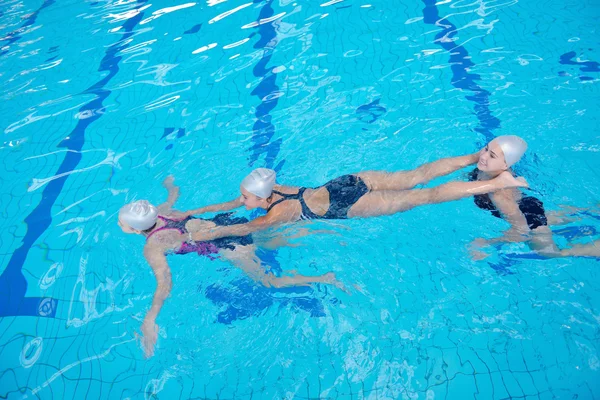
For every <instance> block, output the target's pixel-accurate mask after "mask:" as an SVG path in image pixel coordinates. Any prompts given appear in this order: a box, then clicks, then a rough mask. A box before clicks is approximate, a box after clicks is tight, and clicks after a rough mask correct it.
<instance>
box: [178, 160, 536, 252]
mask: <svg viewBox="0 0 600 400" xmlns="http://www.w3.org/2000/svg"><path fill="white" fill-rule="evenodd" d="M478 156H479V154H478V153H475V154H471V155H468V156H463V157H455V158H447V159H443V160H439V161H436V162H433V163H430V164H425V165H423V166H421V167H419V168H417V169H415V170H412V171H401V172H393V173H389V172H382V171H366V172H359V173H356V174H351V175H343V176H340V177H338V178H335V179H333V180H331V181H329V182H327V183H326V184H324V185H322V186H319V187H316V188H308V187H300V188H298V187H296V186H285V185H279V184H277V183H276V173H275V171H273V170H270V169H267V168H258V169H255V170H254V171H252V172H251V173H250V174H249V175H248V176H247V177H246V178H244V180H242V183H241V185H240V191H241V194H242V196H241V197H240V198H237V199H234V200H231V201H229V202H227V203H222V204H216V205H213V206H209V207H211V208H212V209H218V210H230V209H233V208H235V207H239V206H242V205H244V206H246V208H247V209H254V208H262V209H264V210H266V211H267V214H266V215H265V216H263V217H258V218H256V219H254V220H253V221H251V222H249V223H247V224H238V225H232V226H222V227H216V228H214V229H212V230H210V231H207V232H199V233H198V234H196V235H194V238H195V239H196V240H213V239H217V238H221V237H224V236H243V235H247V234H250V233H252V232H256V231H259V230H263V229H266V228H268V227H271V226H274V225H277V224H281V223H288V222H294V221H298V220H302V219H347V218H361V217H375V216H379V215H390V214H394V213H398V212H402V211H406V210H409V209H411V208H413V207H417V206H419V205H423V204H433V203H441V202H445V201H452V200H457V199H460V198H463V197H469V196H473V195H475V194H481V193H488V192H492V191H495V190H500V189H504V188H507V187H518V186H526V185H527V183H526V182H524V181H523V180H520V179H516V178H514V177H513V176H512V175H511V174H509V173H506V174H502V175H500V176H498V177H497V178H496V179H493V180H490V181H487V182H452V183H449V184H446V185H441V186H439V187H436V188H433V189H420V190H411V189H413V188H414V187H415V186H416V185H418V184H421V183H424V182H427V181H429V180H431V179H433V178H435V177H438V176H443V175H447V174H449V173H451V172H453V171H456V170H457V169H460V168H463V167H465V166H467V165H470V164H474V163H475V162H476V161H477V159H478ZM196 211H198V210H192V211H190V212H188V213H186V214H185V215H190V214H191V213H194V212H196Z"/></svg>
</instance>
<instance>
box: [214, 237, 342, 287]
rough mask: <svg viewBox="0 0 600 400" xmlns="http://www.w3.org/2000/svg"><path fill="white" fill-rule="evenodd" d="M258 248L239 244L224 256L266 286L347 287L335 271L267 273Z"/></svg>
mask: <svg viewBox="0 0 600 400" xmlns="http://www.w3.org/2000/svg"><path fill="white" fill-rule="evenodd" d="M255 251H256V248H255V247H254V246H237V247H236V248H235V250H223V251H221V255H222V256H223V258H225V259H226V260H228V261H229V262H231V263H232V264H233V265H234V266H236V267H237V268H240V269H241V270H242V271H244V272H245V273H246V274H247V275H248V276H249V277H250V278H252V279H253V280H255V281H256V282H260V283H262V284H263V285H264V286H266V287H276V288H281V287H287V286H310V284H311V283H327V284H330V285H334V286H336V287H338V288H340V289H345V288H344V285H343V284H342V283H341V282H340V281H338V280H337V279H336V277H335V274H334V273H333V272H328V273H326V274H323V275H317V276H305V275H300V274H296V275H292V276H281V277H278V276H273V275H271V274H267V273H266V272H265V271H264V269H263V268H262V267H261V264H260V260H259V259H258V257H256V253H255Z"/></svg>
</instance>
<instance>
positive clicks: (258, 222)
mask: <svg viewBox="0 0 600 400" xmlns="http://www.w3.org/2000/svg"><path fill="white" fill-rule="evenodd" d="M282 222H286V221H283V220H281V219H280V214H274V213H269V214H267V215H265V216H263V217H258V218H256V219H254V220H252V221H250V222H247V223H245V224H237V225H229V226H217V227H214V228H211V229H210V230H206V231H199V232H195V233H190V236H191V239H192V240H195V241H207V240H214V239H218V238H222V237H226V236H246V235H249V234H251V233H253V232H257V231H261V230H263V229H267V228H269V227H271V226H275V225H277V224H279V223H282ZM182 239H183V240H187V239H190V237H185V238H183V237H182Z"/></svg>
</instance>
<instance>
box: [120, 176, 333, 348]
mask: <svg viewBox="0 0 600 400" xmlns="http://www.w3.org/2000/svg"><path fill="white" fill-rule="evenodd" d="M163 186H164V187H165V188H166V189H167V190H168V192H169V196H168V199H167V201H166V202H165V203H162V204H161V205H159V206H158V207H155V206H153V205H152V204H150V203H149V202H148V201H146V200H138V201H134V202H132V203H129V204H126V205H124V206H123V207H122V208H121V209H120V210H119V216H118V224H119V226H120V227H121V229H122V230H123V232H125V233H130V234H137V235H141V236H144V237H145V238H146V244H145V246H144V257H145V258H146V261H147V262H148V264H150V266H151V267H152V270H153V271H154V275H155V276H156V281H157V288H156V292H155V293H154V297H153V299H152V306H151V307H150V310H149V311H148V313H147V314H146V316H145V318H144V322H143V324H142V333H143V335H144V337H143V340H142V345H143V346H144V351H145V353H146V356H147V357H149V356H151V355H152V354H153V353H154V345H155V343H156V340H157V338H158V336H157V332H158V326H157V325H156V318H157V317H158V314H159V312H160V310H161V308H162V306H163V303H164V301H165V299H166V298H167V297H168V295H169V293H170V292H171V285H172V283H171V269H170V267H169V264H168V263H167V258H166V255H167V254H189V253H196V254H198V255H204V256H207V257H209V258H211V259H214V258H215V257H217V256H218V257H222V258H223V259H225V260H227V261H229V262H230V263H231V264H233V265H234V266H236V267H238V268H240V269H242V270H243V271H245V272H247V273H248V275H249V276H250V277H251V278H252V279H254V280H256V281H257V282H259V283H261V284H263V285H265V286H267V287H277V288H279V287H286V286H306V285H309V284H311V283H326V284H333V285H336V286H337V287H340V288H343V285H342V284H341V283H340V282H339V281H338V280H337V279H336V278H335V275H334V274H333V273H326V274H323V275H318V276H304V275H299V274H296V275H292V276H282V277H277V276H274V275H272V274H267V273H266V272H265V269H264V268H262V267H261V265H260V261H259V259H258V257H257V256H256V247H255V245H254V244H253V239H252V237H251V236H249V235H246V236H241V237H231V238H222V239H219V240H218V241H194V240H191V238H190V235H191V234H193V233H194V232H199V231H200V230H202V229H207V228H211V227H216V226H226V225H232V224H241V223H246V222H248V220H247V219H246V218H232V217H231V216H230V215H229V214H219V215H217V216H216V217H214V218H211V219H208V220H205V219H201V218H192V217H189V216H188V217H187V218H186V217H184V218H178V216H176V214H181V213H175V212H172V207H173V205H174V204H175V202H176V201H177V198H178V197H179V188H178V187H177V186H175V185H174V184H173V178H172V177H168V178H166V179H165V180H164V182H163ZM279 243H284V244H285V242H279Z"/></svg>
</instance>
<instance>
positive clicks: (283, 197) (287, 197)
mask: <svg viewBox="0 0 600 400" xmlns="http://www.w3.org/2000/svg"><path fill="white" fill-rule="evenodd" d="M304 190H306V188H300V190H298V193H282V192H280V191H277V190H273V193H275V194H278V195H280V196H281V199H279V200H277V201H276V202H274V203H272V204H271V205H270V206H269V207H268V208H267V212H269V211H271V208H273V207H275V206H276V205H277V204H279V203H281V202H283V201H285V200H298V199H301V198H302V196H301V195H302V193H304Z"/></svg>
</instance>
